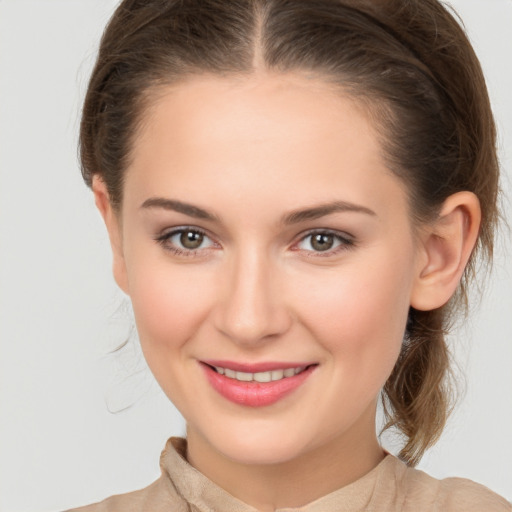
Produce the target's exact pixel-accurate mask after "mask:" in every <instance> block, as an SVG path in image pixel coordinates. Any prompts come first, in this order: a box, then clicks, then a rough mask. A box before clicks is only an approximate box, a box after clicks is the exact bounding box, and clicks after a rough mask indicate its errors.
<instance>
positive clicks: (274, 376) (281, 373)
mask: <svg viewBox="0 0 512 512" xmlns="http://www.w3.org/2000/svg"><path fill="white" fill-rule="evenodd" d="M215 370H216V371H217V373H220V374H221V375H225V376H226V377H228V378H230V379H235V380H239V381H241V382H251V381H256V382H271V381H275V380H281V379H284V378H287V377H293V376H294V375H297V374H298V373H300V372H302V371H304V370H305V367H304V366H299V367H297V368H286V370H272V371H270V372H257V373H248V372H237V371H235V370H230V369H229V368H222V367H220V366H215Z"/></svg>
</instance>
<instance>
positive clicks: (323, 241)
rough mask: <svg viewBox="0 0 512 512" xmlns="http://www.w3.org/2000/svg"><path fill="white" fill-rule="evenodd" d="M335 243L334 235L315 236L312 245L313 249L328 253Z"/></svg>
mask: <svg viewBox="0 0 512 512" xmlns="http://www.w3.org/2000/svg"><path fill="white" fill-rule="evenodd" d="M333 243H334V236H333V235H326V234H319V235H314V236H313V240H312V241H311V245H312V246H313V249H315V250H317V251H328V250H329V249H331V248H332V246H333Z"/></svg>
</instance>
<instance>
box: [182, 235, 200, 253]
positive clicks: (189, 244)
mask: <svg viewBox="0 0 512 512" xmlns="http://www.w3.org/2000/svg"><path fill="white" fill-rule="evenodd" d="M203 239H204V236H203V235H202V234H201V233H197V232H195V231H184V232H183V233H182V234H181V236H180V242H181V245H183V247H185V248H187V249H197V248H198V247H200V246H201V244H202V243H203Z"/></svg>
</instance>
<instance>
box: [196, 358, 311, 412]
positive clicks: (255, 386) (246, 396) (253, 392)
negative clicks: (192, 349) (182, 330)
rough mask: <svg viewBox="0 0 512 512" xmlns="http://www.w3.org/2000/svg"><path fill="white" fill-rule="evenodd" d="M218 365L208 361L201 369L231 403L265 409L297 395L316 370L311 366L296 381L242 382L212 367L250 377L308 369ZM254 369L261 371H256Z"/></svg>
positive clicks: (280, 366)
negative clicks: (260, 373) (298, 390)
mask: <svg viewBox="0 0 512 512" xmlns="http://www.w3.org/2000/svg"><path fill="white" fill-rule="evenodd" d="M204 363H206V364H204ZM215 363H216V364H212V362H206V361H205V362H203V364H201V367H202V368H203V371H204V372H205V374H206V378H207V379H208V381H209V383H210V384H211V386H212V387H213V388H214V389H215V390H216V391H217V392H218V393H220V394H221V395H222V396H223V397H224V398H226V399H228V400H230V401H231V402H234V403H235V404H238V405H245V406H248V407H264V406H266V405H271V404H274V403H276V402H278V401H279V400H281V399H282V398H284V397H285V396H287V395H289V394H290V393H292V392H293V391H295V390H296V389H297V388H298V387H299V386H301V385H302V384H303V383H304V382H305V381H306V379H307V378H308V377H309V376H310V375H311V374H312V373H313V371H314V370H315V368H316V365H314V366H309V367H308V368H306V370H304V371H303V372H301V373H299V374H297V375H294V376H293V377H286V378H284V379H281V380H275V381H271V382H255V381H252V382H241V381H238V380H235V379H230V378H229V377H226V376H224V375H221V374H220V373H217V372H216V371H215V370H214V369H213V368H211V367H210V366H209V365H211V366H221V367H223V368H231V369H233V370H235V371H240V372H243V371H245V372H248V373H257V372H264V371H271V370H277V369H286V368H296V367H299V366H307V365H306V364H302V365H301V364H297V365H295V364H292V365H289V366H288V365H286V364H285V365H283V363H278V364H277V365H276V364H274V363H261V364H256V365H246V364H238V363H233V362H231V363H228V362H227V361H215ZM217 363H219V364H217ZM248 368H250V369H248ZM254 368H257V369H256V370H255V369H254ZM262 368H263V369H262Z"/></svg>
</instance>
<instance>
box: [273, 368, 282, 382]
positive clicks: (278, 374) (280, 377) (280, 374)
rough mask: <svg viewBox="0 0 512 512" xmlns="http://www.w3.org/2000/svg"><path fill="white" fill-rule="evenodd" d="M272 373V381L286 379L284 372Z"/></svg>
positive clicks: (275, 371)
mask: <svg viewBox="0 0 512 512" xmlns="http://www.w3.org/2000/svg"><path fill="white" fill-rule="evenodd" d="M270 373H271V374H272V380H281V379H282V378H283V377H284V370H274V371H272V372H270Z"/></svg>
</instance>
